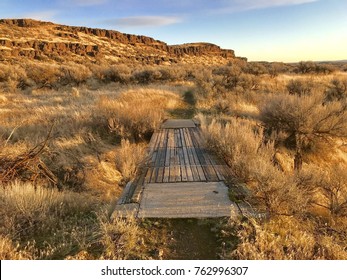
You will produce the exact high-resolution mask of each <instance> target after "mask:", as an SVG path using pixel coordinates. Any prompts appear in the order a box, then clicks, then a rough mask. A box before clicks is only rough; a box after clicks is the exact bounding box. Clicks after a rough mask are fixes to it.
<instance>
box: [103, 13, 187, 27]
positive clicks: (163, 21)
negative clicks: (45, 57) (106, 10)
mask: <svg viewBox="0 0 347 280" xmlns="http://www.w3.org/2000/svg"><path fill="white" fill-rule="evenodd" d="M181 21H182V19H181V18H179V17H173V16H137V17H125V18H117V19H110V20H105V21H104V23H106V24H110V25H114V26H121V27H156V26H163V25H171V24H175V23H179V22H181Z"/></svg>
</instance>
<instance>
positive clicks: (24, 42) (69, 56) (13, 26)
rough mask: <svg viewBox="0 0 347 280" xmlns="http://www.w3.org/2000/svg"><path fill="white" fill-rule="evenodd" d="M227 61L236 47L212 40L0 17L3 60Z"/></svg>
mask: <svg viewBox="0 0 347 280" xmlns="http://www.w3.org/2000/svg"><path fill="white" fill-rule="evenodd" d="M21 58H22V59H25V58H27V59H37V60H56V61H59V62H63V61H64V60H70V61H71V60H73V61H76V62H78V61H81V60H84V61H85V60H89V61H91V62H97V61H99V62H100V61H104V62H106V63H140V64H159V65H160V64H163V65H170V64H174V63H200V64H225V63H228V62H229V61H231V60H233V59H238V58H237V57H235V54H234V51H233V50H225V49H221V48H220V47H219V46H217V45H214V44H210V43H189V44H182V45H167V44H166V43H164V42H162V41H158V40H155V39H153V38H150V37H146V36H140V35H131V34H125V33H121V32H118V31H113V30H106V29H98V28H88V27H75V26H66V25H59V24H54V23H51V22H44V21H37V20H32V19H0V60H18V59H21Z"/></svg>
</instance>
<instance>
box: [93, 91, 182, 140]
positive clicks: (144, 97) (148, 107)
mask: <svg viewBox="0 0 347 280" xmlns="http://www.w3.org/2000/svg"><path fill="white" fill-rule="evenodd" d="M179 105H180V97H179V96H178V95H177V94H175V93H172V92H169V91H166V90H155V89H137V90H127V91H125V92H122V93H120V94H119V96H118V97H117V98H116V99H113V100H111V99H109V98H107V97H104V98H101V99H100V102H99V108H100V110H101V111H102V112H103V113H104V115H105V118H107V119H108V124H109V127H110V129H111V130H112V131H114V132H115V133H116V134H117V135H118V136H119V137H121V138H127V139H131V140H132V141H141V140H144V139H147V140H149V138H150V136H151V135H152V133H153V132H154V130H155V129H158V128H159V126H160V124H161V123H162V122H163V120H164V119H165V118H166V117H167V116H168V113H167V111H168V110H170V109H171V110H172V109H174V108H176V107H178V106H179Z"/></svg>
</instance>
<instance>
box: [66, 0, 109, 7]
mask: <svg viewBox="0 0 347 280" xmlns="http://www.w3.org/2000/svg"><path fill="white" fill-rule="evenodd" d="M59 1H60V3H61V4H63V5H65V6H80V7H88V6H98V5H102V4H105V3H107V2H108V1H109V0H72V1H71V0H59Z"/></svg>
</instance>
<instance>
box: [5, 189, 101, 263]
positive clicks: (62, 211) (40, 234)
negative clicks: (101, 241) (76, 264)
mask: <svg viewBox="0 0 347 280" xmlns="http://www.w3.org/2000/svg"><path fill="white" fill-rule="evenodd" d="M0 204H1V205H0V214H1V217H2V219H1V221H0V235H1V242H0V243H1V244H2V246H4V248H7V249H6V250H7V252H8V253H7V254H6V256H5V257H6V258H9V259H17V258H25V259H61V258H64V257H66V256H67V255H69V254H74V253H77V252H78V251H80V250H83V249H88V246H89V244H91V243H92V239H93V234H92V231H93V230H94V229H93V226H92V225H93V224H94V223H95V215H94V214H93V213H94V211H95V210H96V203H95V202H92V200H91V197H90V196H88V195H83V194H77V193H72V192H68V191H64V192H59V191H57V190H55V189H47V188H44V187H41V186H39V185H36V186H34V185H32V184H30V183H20V182H13V183H11V184H9V185H7V186H3V187H2V188H1V189H0Z"/></svg>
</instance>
